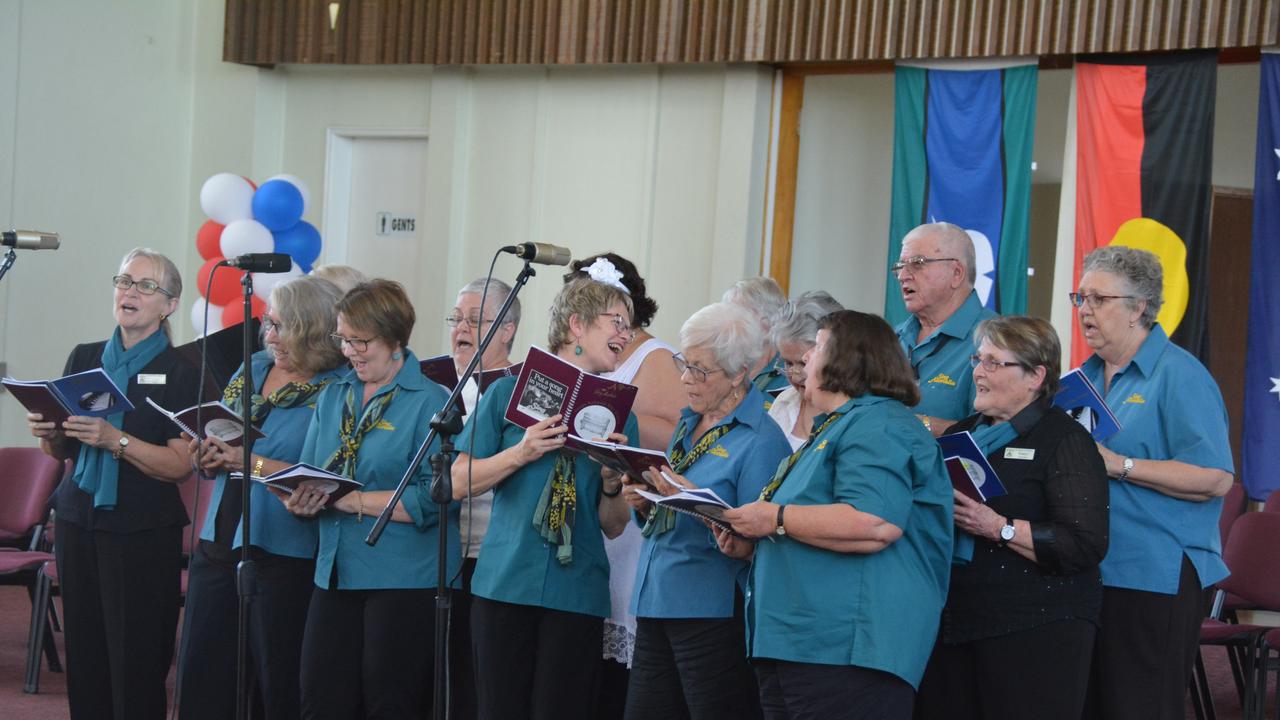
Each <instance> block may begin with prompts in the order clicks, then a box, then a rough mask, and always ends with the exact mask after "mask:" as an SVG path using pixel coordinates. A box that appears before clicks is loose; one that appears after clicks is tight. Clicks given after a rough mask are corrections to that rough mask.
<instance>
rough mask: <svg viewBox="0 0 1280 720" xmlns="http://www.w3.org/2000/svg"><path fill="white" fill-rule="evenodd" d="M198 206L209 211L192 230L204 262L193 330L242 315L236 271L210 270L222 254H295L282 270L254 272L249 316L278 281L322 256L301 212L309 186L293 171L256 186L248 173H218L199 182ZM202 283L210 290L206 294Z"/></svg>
mask: <svg viewBox="0 0 1280 720" xmlns="http://www.w3.org/2000/svg"><path fill="white" fill-rule="evenodd" d="M200 208H201V209H202V210H204V214H205V215H207V216H208V217H209V220H208V222H206V223H205V224H204V225H201V226H200V230H199V231H198V232H197V233H196V249H197V250H198V251H199V252H200V257H202V258H204V264H203V265H201V266H200V272H199V273H197V275H196V278H197V279H196V282H197V285H198V287H199V290H200V297H199V298H196V301H195V304H194V305H192V307H191V324H192V325H193V326H194V327H195V330H196V333H197V334H203V333H205V332H206V329H205V311H206V309H207V310H208V317H209V327H208V330H207V332H217V331H218V330H221V329H222V328H225V327H231V326H232V325H235V324H237V323H240V322H243V321H244V306H243V304H242V303H241V302H239V298H240V273H238V272H234V271H230V270H223V271H222V272H221V273H218V274H216V275H214V278H213V285H212V286H210V285H209V276H210V275H211V274H213V269H214V267H215V266H216V265H217V264H218V263H219V262H221V261H222V260H224V259H226V258H235V257H238V256H240V255H245V254H248V253H270V252H275V253H285V254H287V255H289V256H291V257H292V258H293V269H291V270H290V271H289V272H286V273H254V274H253V294H254V297H253V300H252V301H251V304H252V310H253V316H254V317H262V311H263V310H264V309H265V307H266V300H267V298H269V297H271V291H272V289H274V288H275V286H276V285H279V284H280V283H282V282H284V281H285V280H288V279H290V278H293V277H297V276H299V275H305V274H306V273H308V272H310V271H311V265H312V263H314V262H315V261H316V258H317V257H319V256H320V231H319V230H316V229H315V226H313V225H312V224H311V223H309V222H306V221H305V220H303V219H302V216H303V215H305V214H306V212H307V211H308V210H309V209H310V208H311V192H310V191H309V190H308V189H307V185H306V183H304V182H302V180H301V179H300V178H298V177H296V176H293V175H276V176H275V177H273V178H271V179H270V180H267V181H266V182H264V183H262V185H261V186H260V187H259V186H256V185H254V184H253V182H251V181H250V180H249V179H248V178H244V177H241V176H239V175H234V174H232V173H218V174H217V175H214V176H213V177H211V178H209V179H208V180H205V182H204V186H203V187H201V188H200ZM206 288H208V291H207V292H208V294H207V295H206V294H205V293H206Z"/></svg>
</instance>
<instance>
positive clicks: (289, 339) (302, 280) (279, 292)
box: [264, 276, 347, 375]
mask: <svg viewBox="0 0 1280 720" xmlns="http://www.w3.org/2000/svg"><path fill="white" fill-rule="evenodd" d="M341 300H342V291H341V290H340V289H338V286H337V285H334V284H333V283H331V282H329V281H328V280H325V279H323V278H318V277H311V276H302V277H296V278H293V279H292V280H288V281H286V282H283V283H280V284H279V285H277V286H276V287H275V289H274V290H272V291H271V303H270V304H271V310H272V312H273V313H275V316H276V320H277V321H278V322H279V323H280V330H281V331H282V332H281V337H280V340H281V342H283V343H284V346H285V347H286V348H287V349H288V350H289V355H290V357H292V358H293V363H294V365H295V366H297V368H298V369H299V370H302V371H304V372H309V373H311V374H313V375H314V374H315V373H318V372H320V371H321V370H329V369H332V368H336V367H340V366H341V365H343V364H344V363H345V362H346V361H347V360H346V358H345V357H344V356H343V355H342V350H341V349H340V348H338V346H336V345H334V344H333V341H331V340H330V339H329V335H330V334H331V333H333V331H334V329H335V328H336V327H337V323H338V312H337V307H338V302H339V301H341ZM264 334H265V333H264Z"/></svg>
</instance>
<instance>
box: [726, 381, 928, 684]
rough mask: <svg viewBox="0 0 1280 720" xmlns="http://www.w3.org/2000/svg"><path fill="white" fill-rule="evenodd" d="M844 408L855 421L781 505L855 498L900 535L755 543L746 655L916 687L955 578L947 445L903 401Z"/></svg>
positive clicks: (796, 480) (822, 449)
mask: <svg viewBox="0 0 1280 720" xmlns="http://www.w3.org/2000/svg"><path fill="white" fill-rule="evenodd" d="M838 411H840V412H844V413H845V415H844V416H843V417H841V418H840V419H839V420H837V421H835V422H834V423H832V424H831V426H830V427H828V428H827V429H825V430H824V431H823V432H822V434H821V435H819V436H818V437H817V438H815V439H814V442H813V444H812V445H810V447H809V448H807V449H806V450H805V453H804V455H802V456H801V457H800V459H799V460H798V461H797V462H796V464H795V466H794V467H792V469H791V473H790V475H788V477H787V478H786V480H785V481H784V482H783V483H782V486H781V487H780V488H778V491H777V493H775V494H774V497H773V500H774V502H777V503H781V504H784V505H830V504H834V503H847V504H849V505H851V506H853V507H854V508H856V509H858V510H861V511H862V512H866V513H870V514H872V515H875V516H876V517H879V518H881V519H883V520H885V521H887V522H890V523H893V524H894V525H896V526H897V527H899V528H901V529H902V537H900V538H899V539H898V540H897V541H896V542H894V543H892V544H891V545H889V546H888V547H886V548H884V549H883V550H881V551H880V552H877V553H872V554H859V553H840V552H833V551H831V550H824V549H821V548H818V547H814V546H812V545H806V544H805V543H803V542H800V541H798V540H795V539H793V538H790V537H780V538H777V539H776V542H769V541H767V540H762V541H760V542H757V543H756V551H755V560H754V562H753V564H752V567H751V576H750V577H751V580H750V584H749V586H748V594H747V605H746V615H747V644H748V652H749V653H750V655H751V657H758V658H774V659H778V660H787V661H791V662H806V663H819V664H825V665H854V666H858V667H864V668H871V669H874V670H881V671H884V672H888V673H892V674H894V675H896V676H898V677H900V678H902V679H903V680H905V681H906V682H909V683H911V685H912V686H918V685H919V683H920V678H921V677H922V676H923V675H924V668H925V663H926V662H927V661H928V659H929V653H930V652H931V651H932V650H933V644H934V641H935V640H936V639H937V632H938V622H939V617H940V615H941V613H942V606H943V603H944V601H945V600H946V597H947V584H948V582H949V581H950V575H951V544H952V524H951V522H952V520H951V510H952V500H951V492H952V491H951V482H950V481H949V480H948V476H947V471H946V466H945V465H943V462H942V452H941V451H940V450H939V448H938V444H937V443H936V442H934V439H933V437H932V436H931V435H930V434H929V432H928V431H927V430H925V428H924V426H922V425H921V424H920V422H919V421H918V420H916V418H915V416H914V415H913V414H912V412H911V410H910V409H908V408H907V407H905V406H904V405H902V404H901V403H899V402H896V401H894V400H890V399H887V398H883V397H877V396H874V395H864V396H862V397H859V398H855V399H853V400H850V401H849V402H847V403H845V404H844V405H842V406H841V407H840V408H838ZM824 420H825V416H823V415H820V416H818V417H817V418H815V419H814V425H815V426H819V425H821V424H822V422H823V421H824Z"/></svg>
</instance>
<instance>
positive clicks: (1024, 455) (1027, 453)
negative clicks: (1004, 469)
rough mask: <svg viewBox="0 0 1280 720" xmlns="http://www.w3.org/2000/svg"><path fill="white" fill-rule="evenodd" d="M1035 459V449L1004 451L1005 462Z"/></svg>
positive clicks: (1010, 448)
mask: <svg viewBox="0 0 1280 720" xmlns="http://www.w3.org/2000/svg"><path fill="white" fill-rule="evenodd" d="M1035 458H1036V451H1035V448H1016V447H1007V448H1005V449H1004V459H1005V460H1034V459H1035Z"/></svg>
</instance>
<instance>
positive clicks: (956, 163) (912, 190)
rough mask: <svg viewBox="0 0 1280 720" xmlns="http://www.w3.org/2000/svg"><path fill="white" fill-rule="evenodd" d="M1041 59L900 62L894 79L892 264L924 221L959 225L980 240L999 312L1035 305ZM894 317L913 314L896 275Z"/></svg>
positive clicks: (983, 294) (889, 311) (889, 312)
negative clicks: (1035, 147)
mask: <svg viewBox="0 0 1280 720" xmlns="http://www.w3.org/2000/svg"><path fill="white" fill-rule="evenodd" d="M1038 72H1039V67H1038V66H1037V65H1035V64H1030V65H1028V64H1025V62H1024V63H1023V64H1020V65H1010V66H1007V67H997V68H991V67H989V66H988V67H986V68H985V69H976V68H974V67H973V64H972V63H948V64H947V65H946V66H945V67H942V68H939V67H937V66H935V65H933V64H931V65H930V67H928V68H922V67H910V66H905V65H899V66H898V67H897V69H896V70H895V78H894V101H893V102H894V112H893V116H894V121H893V122H894V128H893V205H892V208H891V210H890V217H889V264H890V265H892V264H893V263H896V262H897V261H898V255H899V254H900V253H901V249H902V238H903V236H905V235H906V234H907V233H908V232H910V231H911V229H912V228H914V227H915V226H917V225H920V224H923V223H928V222H949V223H954V224H956V225H959V226H960V227H962V228H964V230H965V232H967V233H968V234H969V237H970V238H971V239H972V240H973V249H974V260H975V265H976V267H975V270H976V275H977V278H976V280H975V282H974V290H976V291H977V293H978V299H979V300H980V301H982V304H983V305H984V306H986V307H988V308H991V309H992V310H995V311H996V312H999V313H1003V314H1009V315H1019V314H1022V313H1024V312H1026V308H1027V229H1028V223H1029V217H1030V208H1031V146H1032V137H1033V135H1034V131H1035V115H1036V82H1037V79H1038ZM884 316H885V319H887V320H888V321H889V322H890V323H891V324H897V323H899V322H901V321H902V320H904V319H906V317H907V310H906V307H904V306H903V304H902V294H901V292H900V291H899V289H898V284H897V283H896V282H895V281H894V280H893V279H890V280H889V285H888V288H887V290H886V292H885V314H884Z"/></svg>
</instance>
